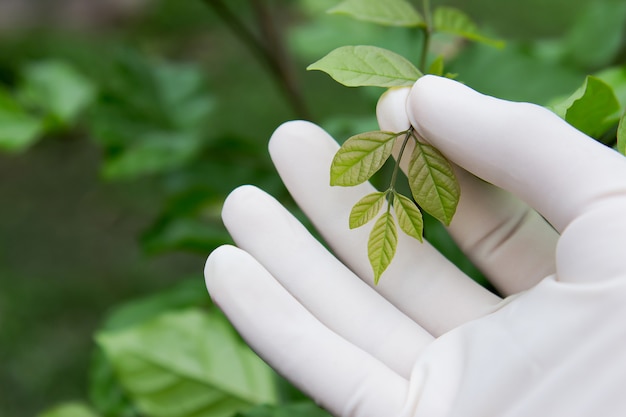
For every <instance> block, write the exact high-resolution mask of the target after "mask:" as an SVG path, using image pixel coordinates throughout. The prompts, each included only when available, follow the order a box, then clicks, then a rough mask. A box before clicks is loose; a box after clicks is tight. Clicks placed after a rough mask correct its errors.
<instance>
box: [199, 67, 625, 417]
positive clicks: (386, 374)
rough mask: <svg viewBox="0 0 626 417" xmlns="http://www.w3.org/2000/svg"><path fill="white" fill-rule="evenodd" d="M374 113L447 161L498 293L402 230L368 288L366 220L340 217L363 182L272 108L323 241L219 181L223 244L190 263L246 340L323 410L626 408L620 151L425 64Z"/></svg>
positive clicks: (548, 414)
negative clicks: (346, 181) (335, 183)
mask: <svg viewBox="0 0 626 417" xmlns="http://www.w3.org/2000/svg"><path fill="white" fill-rule="evenodd" d="M377 113H378V118H379V123H380V125H381V129H385V130H394V131H400V130H404V129H406V128H407V127H408V123H409V122H408V120H410V123H411V124H412V125H413V126H414V127H415V129H416V130H417V131H418V132H419V134H420V135H421V136H423V137H424V138H426V139H427V140H428V141H429V142H431V143H432V144H433V145H435V146H436V147H437V148H439V149H440V150H441V151H442V152H443V153H444V154H445V155H446V156H447V157H448V158H449V159H450V160H451V161H453V162H454V163H455V164H456V165H457V166H458V169H457V174H458V176H459V179H460V182H461V201H460V203H459V207H458V210H457V214H456V216H455V218H454V220H453V222H452V224H451V225H450V232H451V234H452V235H453V236H454V237H455V239H456V240H457V241H458V243H459V245H460V247H461V248H462V249H463V250H464V251H465V252H466V253H467V254H468V255H469V256H470V257H471V259H473V260H474V262H475V263H476V264H477V265H478V266H479V267H480V268H481V269H482V270H483V271H484V273H485V274H486V276H488V278H489V279H490V280H491V282H492V283H493V284H494V286H495V287H496V288H498V289H499V291H500V292H501V293H502V294H503V295H504V296H505V297H506V298H504V299H503V300H501V299H500V298H499V297H497V296H495V295H493V294H492V293H490V292H488V291H486V290H484V289H483V288H482V287H480V286H478V285H476V284H475V283H474V282H473V281H472V280H470V279H469V278H468V277H466V276H464V274H463V273H462V272H460V271H459V270H458V269H457V268H456V267H455V266H453V265H452V264H451V263H450V262H448V261H447V260H446V259H444V258H443V257H442V256H441V255H440V254H439V253H438V252H437V251H436V250H434V249H433V248H432V246H430V245H429V244H428V243H424V244H420V243H419V242H417V241H415V240H414V239H412V238H409V237H405V236H404V235H403V234H402V233H399V238H400V241H399V243H398V251H397V253H396V257H395V258H394V260H393V262H392V264H391V266H390V267H389V269H388V270H387V271H386V272H385V273H384V274H383V276H382V278H381V280H380V284H379V285H378V286H377V287H374V286H373V285H372V272H371V270H370V265H369V262H368V260H367V235H368V233H369V229H368V228H367V227H362V228H359V229H356V230H349V229H348V213H349V211H350V209H351V207H352V205H353V204H354V203H355V202H356V201H357V200H358V199H360V198H361V197H363V196H364V195H365V194H366V193H368V192H370V191H371V188H372V187H371V186H370V185H369V184H363V185H362V186H358V187H349V188H342V187H330V186H329V185H328V184H329V167H330V161H331V159H332V157H333V155H334V153H335V152H336V150H337V148H338V145H337V144H336V143H335V142H334V141H333V139H331V138H330V137H329V136H328V135H327V134H326V133H325V132H324V131H322V130H321V129H320V128H318V127H316V126H314V125H312V124H310V123H306V122H289V123H286V124H285V125H283V126H281V127H280V128H279V129H278V130H277V131H276V132H275V134H274V135H273V136H272V139H271V142H270V153H271V155H272V158H273V160H274V163H275V165H276V167H277V169H278V171H279V173H280V175H281V177H282V179H283V181H284V183H285V185H286V186H287V187H288V189H289V191H290V192H291V194H292V196H293V197H294V199H295V200H296V202H297V203H298V204H299V205H300V207H301V208H302V210H303V211H304V212H305V213H306V215H307V216H308V217H309V218H310V219H311V221H312V222H313V223H314V224H315V226H316V227H317V229H318V230H319V232H320V234H321V235H322V236H323V238H324V239H325V241H326V242H327V243H328V245H329V246H330V247H331V248H332V251H333V253H334V255H333V254H332V253H331V252H329V251H328V250H327V249H325V247H324V246H322V245H321V244H320V243H318V242H317V241H316V240H315V239H314V238H313V237H312V236H311V235H310V234H309V233H308V232H307V231H306V229H305V228H304V227H303V226H302V225H301V224H300V223H299V222H298V221H297V220H296V219H295V218H294V217H293V216H292V215H290V214H289V213H288V212H287V211H286V210H285V209H284V208H283V207H282V206H281V205H280V204H279V203H278V202H276V201H275V200H274V199H273V198H272V197H270V196H269V195H267V194H265V193H264V192H263V191H260V190H259V189H256V188H254V187H251V186H244V187H241V188H239V189H237V190H235V191H234V192H233V193H232V194H231V195H230V196H229V197H228V199H227V201H226V203H225V206H224V211H223V219H224V222H225V224H226V226H227V228H228V230H229V232H230V233H231V234H232V236H233V238H234V240H235V242H236V243H237V245H238V246H239V248H235V247H233V246H224V247H221V248H219V249H217V250H215V251H214V252H213V253H212V254H211V256H210V257H209V259H208V261H207V265H206V269H205V275H206V282H207V287H208V289H209V292H210V294H211V296H212V297H213V299H214V300H215V302H216V303H217V304H218V305H219V306H220V307H221V308H222V310H223V311H224V312H225V313H226V315H227V316H228V317H229V319H230V320H231V321H232V323H233V324H234V325H235V327H236V328H237V329H238V330H239V331H240V333H241V334H242V336H243V337H244V338H245V339H246V341H247V342H248V343H249V344H250V345H251V346H252V347H253V348H254V349H255V350H256V352H258V354H259V355H261V356H262V357H263V358H264V359H265V360H266V361H267V362H268V363H269V364H270V365H271V366H272V367H274V368H275V369H276V370H277V371H278V372H280V373H281V374H283V375H284V376H286V377H287V378H289V379H290V380H291V381H293V382H294V383H295V384H296V385H297V386H298V387H300V388H301V389H302V390H303V391H305V392H306V393H308V394H309V395H310V396H311V397H312V398H314V399H315V400H316V401H317V402H318V403H319V404H321V405H322V406H323V407H325V408H326V409H328V410H329V411H330V412H331V413H333V414H334V415H337V416H354V417H399V416H403V417H405V416H414V417H417V416H419V417H439V416H462V417H503V416H507V417H510V416H525V417H576V416H585V417H591V416H593V417H595V416H602V417H610V416H625V415H626V262H625V260H624V256H625V255H626V252H625V250H626V249H625V248H626V159H625V158H624V157H623V156H621V155H619V154H618V153H616V152H614V151H613V150H611V149H608V148H606V147H604V146H603V145H600V144H598V143H596V142H595V141H593V140H592V139H590V138H588V137H586V136H585V135H583V134H582V133H580V132H579V131H577V130H575V129H574V128H572V127H570V126H569V125H567V124H566V123H565V122H563V121H562V120H561V119H559V118H558V117H557V116H555V115H554V114H552V113H551V112H549V111H548V110H545V109H543V108H541V107H539V106H535V105H531V104H525V103H512V102H507V101H503V100H498V99H495V98H492V97H487V96H484V95H481V94H478V93H476V92H475V91H473V90H471V89H469V88H467V87H465V86H463V85H461V84H459V83H457V82H454V81H450V80H447V79H443V78H438V77H433V76H425V77H423V78H421V79H420V80H418V81H417V82H416V84H415V86H414V87H413V88H412V89H411V90H410V92H409V90H408V89H404V90H395V91H391V92H388V93H386V94H385V95H384V96H383V97H382V99H381V101H380V102H379V105H378V109H377ZM407 116H408V117H407ZM470 173H471V174H470ZM472 174H473V175H472ZM474 175H475V176H474ZM477 177H479V178H482V179H484V180H485V181H482V180H479V179H478V178H477ZM491 184H494V185H495V186H493V185H491ZM496 186H497V187H496ZM498 187H499V188H498ZM503 190H507V191H503ZM530 207H532V208H530ZM535 210H536V211H535ZM537 212H538V213H541V216H539V215H538V214H537ZM544 218H545V219H546V220H547V221H548V222H549V224H550V225H552V227H551V226H550V225H549V224H548V223H547V222H546V221H544Z"/></svg>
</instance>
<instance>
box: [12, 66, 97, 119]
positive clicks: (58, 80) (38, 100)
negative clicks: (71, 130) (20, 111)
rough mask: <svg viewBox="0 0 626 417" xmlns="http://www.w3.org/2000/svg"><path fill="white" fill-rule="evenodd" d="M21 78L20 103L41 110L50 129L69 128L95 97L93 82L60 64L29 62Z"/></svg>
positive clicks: (69, 67)
mask: <svg viewBox="0 0 626 417" xmlns="http://www.w3.org/2000/svg"><path fill="white" fill-rule="evenodd" d="M22 78H23V79H22V85H21V86H20V87H21V88H20V99H21V101H22V102H23V103H25V105H26V106H27V107H29V108H33V109H37V110H39V111H42V112H43V113H44V114H45V115H46V116H47V117H48V118H49V120H48V124H49V125H50V126H49V128H50V129H54V128H56V127H57V126H66V127H69V126H71V125H72V124H73V123H75V122H76V120H77V118H78V116H79V115H80V114H81V113H82V112H84V111H85V110H86V109H87V108H88V107H89V106H90V105H91V104H92V102H93V100H94V99H95V96H96V87H95V85H94V83H93V82H92V81H91V80H89V79H88V78H87V77H85V76H84V75H82V74H81V73H79V72H78V70H76V69H75V68H74V67H73V66H72V65H70V64H68V63H67V62H64V61H57V60H47V61H40V62H34V63H31V64H29V65H28V66H27V67H26V68H25V69H24V71H23V75H22Z"/></svg>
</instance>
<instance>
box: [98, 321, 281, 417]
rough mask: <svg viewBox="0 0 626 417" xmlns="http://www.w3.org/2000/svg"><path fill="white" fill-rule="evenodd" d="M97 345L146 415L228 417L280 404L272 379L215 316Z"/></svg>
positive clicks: (153, 325)
mask: <svg viewBox="0 0 626 417" xmlns="http://www.w3.org/2000/svg"><path fill="white" fill-rule="evenodd" d="M96 340H97V342H98V344H99V345H100V346H101V347H102V348H103V349H104V351H105V353H106V354H107V356H108V357H109V359H110V361H111V362H112V364H113V366H114V368H115V370H116V372H117V374H118V376H119V379H120V382H121V384H122V386H123V387H124V388H125V389H126V391H127V392H128V394H129V396H130V397H131V399H132V400H133V402H134V404H135V405H136V406H137V408H138V409H139V410H140V412H141V413H142V414H145V415H150V416H153V417H190V416H194V417H200V416H205V417H209V416H210V417H230V416H232V414H234V413H236V412H243V411H246V410H248V409H250V408H251V407H253V406H254V405H258V404H263V403H269V404H272V403H275V402H276V393H275V390H274V384H273V379H274V373H273V372H272V371H271V369H270V368H269V367H268V366H267V365H266V364H265V363H264V362H263V361H262V360H261V359H259V358H258V357H257V356H256V355H255V354H254V353H253V352H252V351H251V350H250V349H249V348H248V347H247V346H246V345H245V344H244V343H243V342H242V341H241V340H240V339H239V337H238V336H237V334H236V333H235V332H234V330H233V329H232V327H230V325H229V324H228V322H227V321H226V319H225V318H224V317H223V316H222V315H219V314H217V312H216V311H215V310H213V311H212V312H211V313H206V312H204V311H202V310H200V309H189V310H183V311H177V312H173V313H165V314H161V315H159V316H157V317H156V318H154V319H153V320H150V321H146V322H143V323H141V324H140V325H137V326H133V327H129V328H124V329H122V330H118V331H115V330H114V331H104V332H100V333H99V334H97V336H96Z"/></svg>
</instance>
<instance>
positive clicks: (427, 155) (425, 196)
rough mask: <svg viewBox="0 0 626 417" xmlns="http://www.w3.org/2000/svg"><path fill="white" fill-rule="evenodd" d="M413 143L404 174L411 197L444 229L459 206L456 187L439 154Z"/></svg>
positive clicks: (457, 186)
mask: <svg viewBox="0 0 626 417" xmlns="http://www.w3.org/2000/svg"><path fill="white" fill-rule="evenodd" d="M415 142H416V145H415V149H414V150H413V154H412V155H411V160H410V161H409V173H408V178H409V186H410V188H411V193H412V194H413V198H414V199H415V201H416V202H417V204H419V206H420V207H421V208H423V209H424V210H426V211H427V212H428V213H430V214H431V215H432V216H433V217H435V218H436V219H438V220H439V221H441V222H443V223H444V224H446V225H448V224H450V221H451V220H452V216H454V212H455V211H456V206H457V204H458V202H459V196H460V192H461V190H460V188H459V184H458V182H457V180H456V177H455V176H454V172H453V171H452V167H451V166H450V163H449V162H448V160H447V159H446V157H445V156H443V155H442V154H441V152H439V150H437V149H436V148H435V147H434V146H431V145H429V144H427V143H422V142H420V141H418V140H416V141H415Z"/></svg>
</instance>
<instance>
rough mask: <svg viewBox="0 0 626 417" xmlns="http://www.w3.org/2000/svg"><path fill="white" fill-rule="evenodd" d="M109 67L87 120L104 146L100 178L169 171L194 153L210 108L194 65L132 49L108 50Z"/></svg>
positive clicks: (205, 129) (202, 137) (202, 138)
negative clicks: (170, 61) (158, 59)
mask: <svg viewBox="0 0 626 417" xmlns="http://www.w3.org/2000/svg"><path fill="white" fill-rule="evenodd" d="M110 65H111V69H110V71H111V75H110V79H109V80H107V82H106V83H105V84H104V85H103V86H102V88H101V92H100V96H99V98H98V103H97V105H96V107H95V109H94V111H93V112H92V120H91V128H92V132H93V135H94V137H95V139H96V140H98V141H99V142H100V143H101V144H102V146H103V147H104V149H105V164H104V167H103V170H102V172H103V174H104V177H105V178H107V179H131V178H135V177H138V176H141V175H148V174H155V173H160V172H165V171H171V170H173V169H175V168H179V167H182V166H183V165H185V164H186V163H188V162H189V161H191V160H192V159H193V158H194V157H195V156H197V155H198V153H199V152H200V150H201V149H202V146H203V144H204V143H205V141H206V135H207V133H208V132H209V129H208V126H207V123H208V121H209V118H208V116H209V114H210V113H211V111H212V109H213V101H212V98H211V96H210V95H209V93H208V91H207V88H206V85H205V80H204V75H203V74H202V73H201V72H200V71H199V69H198V68H196V67H192V66H189V65H182V64H173V63H167V62H161V61H155V62H152V61H151V60H150V59H148V58H145V57H143V56H142V55H140V54H139V53H138V52H136V51H134V50H132V49H124V50H122V51H118V52H117V53H115V54H113V57H112V62H111V63H110ZM129 91H132V92H133V94H129Z"/></svg>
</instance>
